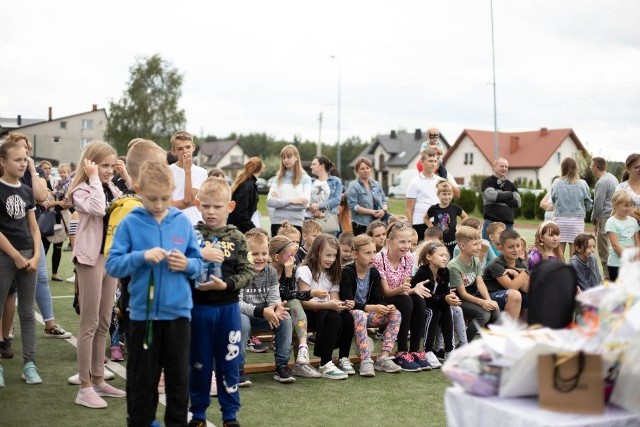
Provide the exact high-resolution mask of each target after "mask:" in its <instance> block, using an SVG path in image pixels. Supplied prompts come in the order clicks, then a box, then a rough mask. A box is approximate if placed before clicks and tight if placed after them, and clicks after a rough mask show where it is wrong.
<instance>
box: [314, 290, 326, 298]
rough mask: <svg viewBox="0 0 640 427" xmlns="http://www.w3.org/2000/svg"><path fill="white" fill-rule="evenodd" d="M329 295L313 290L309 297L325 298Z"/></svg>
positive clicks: (322, 291)
mask: <svg viewBox="0 0 640 427" xmlns="http://www.w3.org/2000/svg"><path fill="white" fill-rule="evenodd" d="M327 295H329V292H327V291H325V290H324V289H313V290H312V291H311V296H312V297H316V298H326V297H327Z"/></svg>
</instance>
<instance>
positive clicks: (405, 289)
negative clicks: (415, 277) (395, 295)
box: [400, 276, 411, 295]
mask: <svg viewBox="0 0 640 427" xmlns="http://www.w3.org/2000/svg"><path fill="white" fill-rule="evenodd" d="M400 289H401V290H402V293H401V295H409V293H410V292H411V276H405V278H404V281H403V282H402V285H400Z"/></svg>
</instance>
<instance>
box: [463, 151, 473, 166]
mask: <svg viewBox="0 0 640 427" xmlns="http://www.w3.org/2000/svg"><path fill="white" fill-rule="evenodd" d="M464 164H465V165H472V164H473V153H464Z"/></svg>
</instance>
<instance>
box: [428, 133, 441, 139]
mask: <svg viewBox="0 0 640 427" xmlns="http://www.w3.org/2000/svg"><path fill="white" fill-rule="evenodd" d="M429 138H440V135H438V134H437V133H430V134H429Z"/></svg>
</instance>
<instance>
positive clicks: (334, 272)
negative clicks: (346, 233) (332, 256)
mask: <svg viewBox="0 0 640 427" xmlns="http://www.w3.org/2000/svg"><path fill="white" fill-rule="evenodd" d="M326 246H331V247H332V248H333V249H335V250H336V251H337V254H336V260H335V262H334V263H333V265H332V266H331V267H330V268H329V269H328V270H326V271H325V272H326V273H327V276H328V278H329V281H330V282H331V283H332V284H334V285H335V284H339V283H340V278H341V274H342V268H341V267H340V244H339V243H338V239H336V238H335V237H333V236H330V235H328V234H320V235H319V236H317V237H316V238H315V240H314V241H313V245H311V249H310V250H309V254H308V255H307V257H306V258H305V259H304V261H302V263H301V264H300V265H301V266H302V265H306V266H307V267H309V270H311V278H312V279H313V280H315V281H318V280H319V279H320V274H322V273H323V268H322V266H321V265H320V254H322V251H323V250H324V248H325V247H326Z"/></svg>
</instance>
